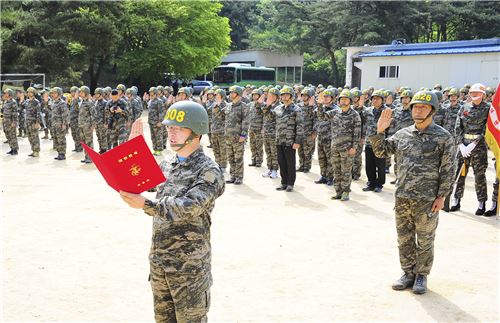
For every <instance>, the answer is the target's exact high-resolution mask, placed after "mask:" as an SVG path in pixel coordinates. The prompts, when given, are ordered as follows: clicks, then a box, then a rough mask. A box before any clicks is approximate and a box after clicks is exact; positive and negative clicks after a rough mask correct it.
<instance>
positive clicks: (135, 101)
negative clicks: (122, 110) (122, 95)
mask: <svg viewBox="0 0 500 323" xmlns="http://www.w3.org/2000/svg"><path fill="white" fill-rule="evenodd" d="M128 106H129V107H130V122H134V121H135V120H137V119H139V118H140V117H141V114H142V103H141V101H139V97H135V98H132V100H130V101H129V102H128Z"/></svg>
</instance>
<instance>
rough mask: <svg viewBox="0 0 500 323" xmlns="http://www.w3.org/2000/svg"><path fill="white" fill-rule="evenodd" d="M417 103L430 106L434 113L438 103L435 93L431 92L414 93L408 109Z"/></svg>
mask: <svg viewBox="0 0 500 323" xmlns="http://www.w3.org/2000/svg"><path fill="white" fill-rule="evenodd" d="M417 103H421V104H428V105H430V106H432V108H433V109H434V110H435V111H437V110H438V109H439V101H438V98H437V96H436V93H435V92H433V91H419V92H417V93H415V95H414V96H413V98H412V99H411V102H410V107H413V105H414V104H417Z"/></svg>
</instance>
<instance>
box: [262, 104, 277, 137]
mask: <svg viewBox="0 0 500 323" xmlns="http://www.w3.org/2000/svg"><path fill="white" fill-rule="evenodd" d="M278 104H279V103H278V102H276V103H274V104H271V105H264V106H263V107H262V129H263V131H264V136H265V137H268V138H275V137H276V116H275V115H274V113H272V111H273V110H274V109H275V108H276V107H277V106H278Z"/></svg>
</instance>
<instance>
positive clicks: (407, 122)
mask: <svg viewBox="0 0 500 323" xmlns="http://www.w3.org/2000/svg"><path fill="white" fill-rule="evenodd" d="M413 123H414V122H413V118H412V116H411V110H410V108H408V109H405V108H403V106H402V105H400V106H398V107H397V108H396V109H394V110H393V112H392V122H391V126H390V127H389V128H388V129H387V135H388V136H392V135H393V134H395V133H396V132H398V131H399V130H401V129H403V128H406V127H409V126H411V125H412V124H413Z"/></svg>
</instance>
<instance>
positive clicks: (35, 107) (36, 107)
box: [26, 98, 42, 124]
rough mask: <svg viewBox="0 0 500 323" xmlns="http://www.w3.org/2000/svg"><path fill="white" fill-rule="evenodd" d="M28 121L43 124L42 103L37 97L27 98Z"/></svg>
mask: <svg viewBox="0 0 500 323" xmlns="http://www.w3.org/2000/svg"><path fill="white" fill-rule="evenodd" d="M26 121H27V122H33V123H38V124H42V105H41V104H40V101H38V100H37V99H35V98H33V100H30V99H27V100H26Z"/></svg>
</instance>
